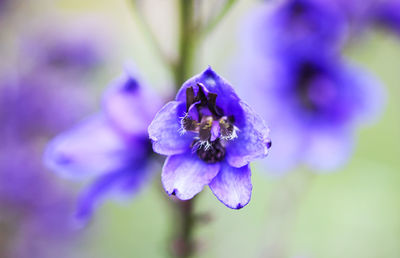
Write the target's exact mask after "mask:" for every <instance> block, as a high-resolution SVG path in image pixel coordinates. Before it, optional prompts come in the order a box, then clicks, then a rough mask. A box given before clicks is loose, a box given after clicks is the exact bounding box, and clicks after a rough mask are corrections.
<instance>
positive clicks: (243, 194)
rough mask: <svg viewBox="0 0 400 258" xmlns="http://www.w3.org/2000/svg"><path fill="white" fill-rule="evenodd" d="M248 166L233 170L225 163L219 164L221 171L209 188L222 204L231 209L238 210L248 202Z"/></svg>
mask: <svg viewBox="0 0 400 258" xmlns="http://www.w3.org/2000/svg"><path fill="white" fill-rule="evenodd" d="M250 177H251V171H250V166H249V165H246V166H243V167H240V168H234V167H231V166H229V164H227V163H222V164H221V171H220V172H219V173H218V175H217V176H216V177H215V178H214V179H213V180H212V181H211V183H210V188H211V191H212V192H213V193H214V195H215V196H216V197H217V198H218V200H220V201H221V202H222V203H223V204H225V205H226V206H227V207H229V208H231V209H240V208H243V207H244V206H246V205H247V204H248V203H249V202H250V198H251V190H252V188H253V186H252V184H251V178H250Z"/></svg>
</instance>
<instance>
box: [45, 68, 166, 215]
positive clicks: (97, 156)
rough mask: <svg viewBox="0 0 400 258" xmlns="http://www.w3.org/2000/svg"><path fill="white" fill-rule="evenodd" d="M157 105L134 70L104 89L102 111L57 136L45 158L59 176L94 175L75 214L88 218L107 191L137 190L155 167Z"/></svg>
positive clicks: (126, 191)
mask: <svg viewBox="0 0 400 258" xmlns="http://www.w3.org/2000/svg"><path fill="white" fill-rule="evenodd" d="M160 106H161V103H160V99H159V98H158V97H157V96H156V95H154V94H153V93H152V92H150V91H149V90H148V89H147V88H145V87H142V85H140V83H139V81H138V80H137V78H136V77H135V76H133V75H132V73H130V72H129V73H128V72H127V73H126V74H124V75H123V76H121V77H120V78H118V79H117V80H116V81H115V82H114V83H113V84H112V85H111V87H110V88H109V89H108V90H107V92H106V93H105V95H104V99H103V106H102V107H103V108H102V112H100V113H99V114H97V115H94V116H92V117H90V118H89V119H87V120H86V121H84V122H82V123H81V124H79V125H78V126H76V127H75V128H73V129H72V130H70V131H67V132H65V133H63V134H61V135H59V136H58V137H56V138H55V139H54V140H53V141H52V142H51V143H50V144H49V145H48V148H47V151H46V154H45V160H46V162H47V164H48V165H49V167H51V168H52V169H54V170H55V171H56V172H58V173H60V174H61V175H63V176H67V177H73V178H81V177H87V176H93V177H95V178H96V179H95V180H94V182H93V184H91V186H90V187H89V188H88V189H87V190H86V192H85V193H84V194H83V195H82V197H81V199H80V204H79V208H78V217H79V218H82V219H87V218H88V217H89V216H90V215H91V214H92V212H93V209H94V207H95V206H97V204H98V203H99V200H100V199H101V198H102V197H103V196H104V195H105V194H110V193H115V192H118V193H136V192H137V191H138V190H139V189H140V187H141V186H142V185H143V183H144V182H146V181H147V179H148V177H149V176H150V174H151V173H150V172H151V170H152V169H153V168H154V167H153V165H154V162H152V161H154V160H153V159H152V157H154V156H153V152H152V149H151V143H150V140H149V139H148V135H147V127H148V125H149V124H150V121H151V119H152V117H153V115H154V114H155V113H156V112H157V110H158V108H159V107H160Z"/></svg>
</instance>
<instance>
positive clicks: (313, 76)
mask: <svg viewBox="0 0 400 258" xmlns="http://www.w3.org/2000/svg"><path fill="white" fill-rule="evenodd" d="M297 94H298V97H299V99H300V103H301V105H302V106H303V107H304V108H305V109H306V110H308V111H312V112H318V111H321V110H322V109H324V108H326V107H328V106H329V105H331V104H332V102H334V101H335V99H336V95H337V90H336V85H335V83H334V82H333V81H332V80H331V79H329V77H327V76H325V75H324V71H323V70H321V69H320V68H318V67H316V66H315V65H313V64H311V63H304V64H303V65H302V66H301V68H300V71H299V77H298V80H297Z"/></svg>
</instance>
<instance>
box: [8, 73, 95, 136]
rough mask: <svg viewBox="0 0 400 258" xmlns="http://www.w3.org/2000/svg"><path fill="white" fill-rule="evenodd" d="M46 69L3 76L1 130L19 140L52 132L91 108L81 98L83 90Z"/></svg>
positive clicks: (60, 128) (62, 127) (68, 123)
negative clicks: (70, 84)
mask: <svg viewBox="0 0 400 258" xmlns="http://www.w3.org/2000/svg"><path fill="white" fill-rule="evenodd" d="M42 72H44V74H43V75H41V74H33V73H32V74H25V75H21V76H12V77H11V76H9V77H7V78H2V79H1V81H0V88H1V93H0V122H1V124H2V126H1V128H0V133H1V134H3V135H8V136H9V137H16V138H18V139H19V140H27V139H33V138H34V137H41V136H43V135H52V134H54V133H55V132H57V131H60V130H62V129H64V128H65V127H66V126H67V125H70V124H71V123H72V122H73V121H76V119H77V118H78V117H79V116H80V114H81V112H82V111H83V110H85V109H87V107H86V105H84V104H83V101H81V100H82V98H83V97H84V94H83V91H82V90H78V89H77V88H74V87H67V86H68V85H67V84H68V83H67V82H65V81H64V82H60V81H58V80H57V78H55V77H52V76H47V74H46V70H43V71H42ZM71 83H75V81H73V80H71ZM76 83H78V82H76ZM60 103H62V104H61V105H60ZM11 107H12V108H11ZM10 109H11V110H12V114H11V111H10ZM55 117H56V119H55Z"/></svg>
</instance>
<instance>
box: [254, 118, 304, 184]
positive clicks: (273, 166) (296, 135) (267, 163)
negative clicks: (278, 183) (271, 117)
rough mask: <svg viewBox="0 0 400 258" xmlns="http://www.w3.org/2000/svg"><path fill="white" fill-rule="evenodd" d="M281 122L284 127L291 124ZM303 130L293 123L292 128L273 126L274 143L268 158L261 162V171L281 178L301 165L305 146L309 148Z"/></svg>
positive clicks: (272, 137)
mask: <svg viewBox="0 0 400 258" xmlns="http://www.w3.org/2000/svg"><path fill="white" fill-rule="evenodd" d="M280 122H281V123H282V125H287V124H289V122H282V121H280ZM302 130H304V129H301V128H299V127H298V126H297V125H296V123H295V122H292V123H291V126H280V124H275V126H271V139H273V141H274V143H273V147H272V148H271V151H270V153H269V154H268V158H266V159H263V160H261V161H260V162H259V164H262V166H263V167H262V168H260V170H263V172H264V171H265V172H266V173H269V174H271V175H274V176H281V175H284V174H286V173H288V172H290V170H291V169H293V168H294V167H295V166H296V165H297V164H299V162H300V161H301V153H302V152H303V151H304V149H305V146H308V143H307V139H306V138H305V136H304V131H302Z"/></svg>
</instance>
